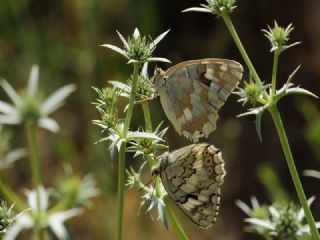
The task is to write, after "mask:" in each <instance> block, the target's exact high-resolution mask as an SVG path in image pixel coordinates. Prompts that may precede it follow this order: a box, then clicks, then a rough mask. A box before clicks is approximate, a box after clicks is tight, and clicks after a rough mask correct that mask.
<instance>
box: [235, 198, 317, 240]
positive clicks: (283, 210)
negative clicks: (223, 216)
mask: <svg viewBox="0 0 320 240" xmlns="http://www.w3.org/2000/svg"><path fill="white" fill-rule="evenodd" d="M314 200H315V198H314V197H312V198H310V199H309V200H308V205H309V206H310V205H311V204H312V202H313V201H314ZM236 204H237V205H238V207H239V208H240V209H241V210H242V211H243V212H244V213H245V214H246V215H247V216H248V218H246V219H245V222H247V223H248V225H247V226H246V228H245V229H246V230H247V231H249V232H252V233H256V234H259V235H260V236H262V237H263V238H264V239H266V240H268V239H286V240H294V239H297V240H308V239H309V240H311V239H312V235H311V232H310V227H309V225H308V224H306V217H305V213H304V210H303V208H300V209H299V208H298V207H297V206H296V205H294V204H293V203H273V204H272V205H270V206H266V205H261V204H259V202H258V200H257V199H256V198H255V197H253V198H251V204H252V208H250V206H248V205H247V204H246V203H244V202H242V201H240V200H238V201H237V202H236ZM316 226H317V228H320V222H317V223H316Z"/></svg>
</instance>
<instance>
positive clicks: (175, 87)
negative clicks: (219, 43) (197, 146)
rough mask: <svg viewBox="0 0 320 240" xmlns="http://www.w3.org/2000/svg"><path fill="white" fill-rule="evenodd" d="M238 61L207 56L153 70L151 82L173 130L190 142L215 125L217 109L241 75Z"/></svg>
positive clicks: (197, 139)
mask: <svg viewBox="0 0 320 240" xmlns="http://www.w3.org/2000/svg"><path fill="white" fill-rule="evenodd" d="M242 73H243V68H242V66H241V64H240V63H238V62H236V61H232V60H228V59H219V58H207V59H199V60H191V61H187V62H182V63H179V64H177V65H175V66H173V67H171V68H169V69H168V70H167V71H163V70H161V69H159V68H157V69H156V70H155V77H154V84H155V88H156V90H157V92H158V94H159V96H160V101H161V104H162V107H163V110H164V112H165V113H166V115H167V117H168V119H169V120H170V121H171V123H172V124H173V126H174V128H175V130H176V131H177V132H178V133H179V134H180V135H181V134H182V135H183V136H185V137H186V138H188V139H190V140H192V141H193V142H198V141H199V138H203V137H205V138H208V136H209V135H210V133H211V132H213V131H214V130H215V129H216V122H217V120H218V118H219V116H218V110H219V109H220V108H221V107H222V106H223V104H224V103H225V102H226V100H227V98H228V96H229V95H230V94H231V93H232V91H233V90H234V89H235V88H236V87H237V85H238V83H239V82H240V80H241V78H242Z"/></svg>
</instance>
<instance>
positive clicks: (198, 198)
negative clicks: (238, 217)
mask: <svg viewBox="0 0 320 240" xmlns="http://www.w3.org/2000/svg"><path fill="white" fill-rule="evenodd" d="M152 174H153V176H154V175H160V178H161V181H162V184H163V186H164V188H165V189H166V191H167V193H168V194H169V196H171V197H172V199H173V200H174V201H175V202H176V204H177V205H178V206H179V208H180V209H181V210H182V211H183V212H184V214H185V215H186V216H187V217H188V218H190V219H191V220H192V221H193V222H194V223H195V224H197V225H198V226H199V227H201V228H209V227H211V226H212V225H213V224H214V223H215V221H216V219H217V216H218V212H219V207H220V194H221V190H220V187H221V185H222V183H223V179H224V176H225V175H226V171H225V169H224V160H223V158H222V154H221V152H220V150H219V149H217V148H215V146H213V145H210V144H208V143H198V144H192V145H189V146H186V147H183V148H180V149H178V150H175V151H173V152H165V153H164V154H162V155H161V156H160V157H159V159H158V164H157V165H156V166H155V168H153V170H152Z"/></svg>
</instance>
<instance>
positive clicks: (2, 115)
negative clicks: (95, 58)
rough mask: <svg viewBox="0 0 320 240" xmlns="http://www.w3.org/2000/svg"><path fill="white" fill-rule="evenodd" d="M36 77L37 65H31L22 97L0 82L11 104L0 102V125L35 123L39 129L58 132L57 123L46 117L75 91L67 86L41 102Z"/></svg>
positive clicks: (7, 84)
mask: <svg viewBox="0 0 320 240" xmlns="http://www.w3.org/2000/svg"><path fill="white" fill-rule="evenodd" d="M38 77H39V68H38V66H37V65H33V66H32V68H31V72H30V76H29V80H28V86H27V91H26V93H25V94H24V95H19V94H18V93H17V92H16V91H15V90H14V88H13V87H12V86H11V85H10V84H9V83H8V82H7V81H6V80H4V79H3V80H2V81H1V83H0V85H1V87H2V88H3V90H4V91H5V92H6V94H7V95H8V96H9V98H10V100H11V101H12V103H13V104H10V103H7V102H4V101H1V100H0V124H11V125H12V124H13V125H17V124H22V123H26V122H32V123H34V122H35V123H36V124H37V125H38V126H39V127H42V128H45V129H48V130H50V131H52V132H57V131H58V130H59V125H58V123H57V122H56V121H55V120H54V119H52V118H50V117H48V115H49V114H51V113H52V112H54V111H55V110H57V109H58V108H59V107H60V106H61V105H62V102H63V101H64V100H65V98H66V97H68V96H69V95H70V94H71V93H72V92H73V91H74V90H75V86H74V85H73V84H69V85H66V86H64V87H61V88H59V89H58V90H56V91H55V92H54V93H52V94H51V95H50V96H49V97H47V98H46V99H45V100H44V101H42V102H41V99H40V98H39V90H38Z"/></svg>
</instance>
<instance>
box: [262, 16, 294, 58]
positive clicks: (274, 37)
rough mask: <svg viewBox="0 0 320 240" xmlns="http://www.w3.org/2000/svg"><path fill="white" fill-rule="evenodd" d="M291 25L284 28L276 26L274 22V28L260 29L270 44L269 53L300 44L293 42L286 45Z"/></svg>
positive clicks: (291, 28) (291, 29)
mask: <svg viewBox="0 0 320 240" xmlns="http://www.w3.org/2000/svg"><path fill="white" fill-rule="evenodd" d="M293 29H294V28H293V27H292V23H290V24H289V25H288V26H287V27H286V28H284V27H281V26H279V25H278V23H277V22H276V21H274V27H272V28H271V27H270V26H268V29H262V32H264V36H265V37H266V38H268V40H269V41H270V43H271V50H270V51H271V52H273V51H275V50H279V51H280V52H281V51H283V50H286V49H288V48H290V47H293V46H295V45H298V44H300V42H295V43H292V44H290V45H288V41H289V36H290V33H291V32H292V31H293Z"/></svg>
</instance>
